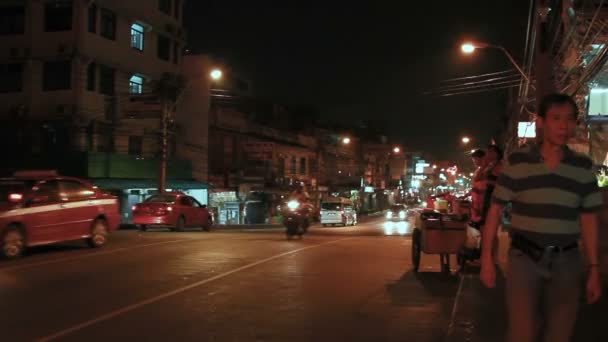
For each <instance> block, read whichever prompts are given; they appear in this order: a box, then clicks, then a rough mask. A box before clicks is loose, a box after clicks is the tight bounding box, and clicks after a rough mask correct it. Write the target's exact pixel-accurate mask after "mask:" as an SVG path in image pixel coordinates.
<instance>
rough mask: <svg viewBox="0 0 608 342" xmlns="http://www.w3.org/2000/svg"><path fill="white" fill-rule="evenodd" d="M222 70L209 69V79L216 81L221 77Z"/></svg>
mask: <svg viewBox="0 0 608 342" xmlns="http://www.w3.org/2000/svg"><path fill="white" fill-rule="evenodd" d="M222 75H223V73H222V70H220V69H213V70H211V72H210V73H209V76H211V79H212V80H214V81H218V80H220V79H221V78H222Z"/></svg>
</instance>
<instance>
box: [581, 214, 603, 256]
mask: <svg viewBox="0 0 608 342" xmlns="http://www.w3.org/2000/svg"><path fill="white" fill-rule="evenodd" d="M598 234H599V219H598V216H597V213H595V212H591V213H581V235H582V237H583V245H584V247H585V255H586V256H587V263H588V264H589V265H598V263H599V253H598V250H599V235H598Z"/></svg>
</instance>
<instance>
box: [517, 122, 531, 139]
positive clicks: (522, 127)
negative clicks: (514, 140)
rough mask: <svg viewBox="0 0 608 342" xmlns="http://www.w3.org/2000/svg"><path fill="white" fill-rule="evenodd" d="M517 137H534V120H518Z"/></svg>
mask: <svg viewBox="0 0 608 342" xmlns="http://www.w3.org/2000/svg"><path fill="white" fill-rule="evenodd" d="M517 137H518V138H536V124H535V123H534V122H527V121H520V122H518V123H517Z"/></svg>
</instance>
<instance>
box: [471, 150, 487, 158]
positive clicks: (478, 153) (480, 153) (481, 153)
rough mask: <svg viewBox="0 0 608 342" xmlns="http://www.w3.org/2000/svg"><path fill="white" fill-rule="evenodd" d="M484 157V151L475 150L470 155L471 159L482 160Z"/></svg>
mask: <svg viewBox="0 0 608 342" xmlns="http://www.w3.org/2000/svg"><path fill="white" fill-rule="evenodd" d="M485 156H486V152H485V151H484V150H475V151H473V153H471V157H473V158H483V157H485Z"/></svg>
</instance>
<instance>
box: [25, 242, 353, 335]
mask: <svg viewBox="0 0 608 342" xmlns="http://www.w3.org/2000/svg"><path fill="white" fill-rule="evenodd" d="M349 239H352V238H344V239H338V240H333V241H329V242H324V243H320V244H317V245H312V246H308V247H303V248H299V249H296V250H293V251H289V252H285V253H281V254H277V255H275V256H271V257H269V258H266V259H262V260H259V261H256V262H253V263H251V264H247V265H245V266H241V267H238V268H235V269H233V270H231V271H228V272H225V273H222V274H218V275H216V276H214V277H211V278H207V279H204V280H201V281H198V282H196V283H192V284H190V285H186V286H183V287H179V288H177V289H175V290H173V291H169V292H165V293H163V294H161V295H158V296H156V297H152V298H148V299H145V300H142V301H140V302H137V303H134V304H131V305H128V306H125V307H122V308H120V309H118V310H115V311H112V312H110V313H107V314H105V315H101V316H99V317H97V318H93V319H91V320H88V321H85V322H82V323H80V324H77V325H74V326H72V327H69V328H67V329H64V330H61V331H58V332H56V333H53V334H51V335H48V336H44V337H41V338H39V339H37V341H39V342H47V341H53V340H56V339H58V338H61V337H64V336H66V335H69V334H72V333H74V332H76V331H79V330H82V329H84V328H86V327H89V326H91V325H94V324H97V323H100V322H103V321H107V320H109V319H112V318H114V317H117V316H120V315H122V314H124V313H127V312H130V311H133V310H135V309H138V308H141V307H142V306H146V305H148V304H152V303H156V302H158V301H160V300H163V299H165V298H167V297H171V296H175V295H177V294H180V293H182V292H185V291H188V290H190V289H193V288H195V287H199V286H201V285H204V284H207V283H210V282H212V281H214V280H218V279H221V278H225V277H227V276H229V275H231V274H234V273H237V272H241V271H244V270H247V269H249V268H252V267H255V266H258V265H261V264H264V263H267V262H269V261H272V260H275V259H279V258H282V257H284V256H287V255H291V254H295V253H298V252H302V251H305V250H307V249H312V248H316V247H321V246H324V245H329V244H334V243H338V242H341V241H344V240H349Z"/></svg>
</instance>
